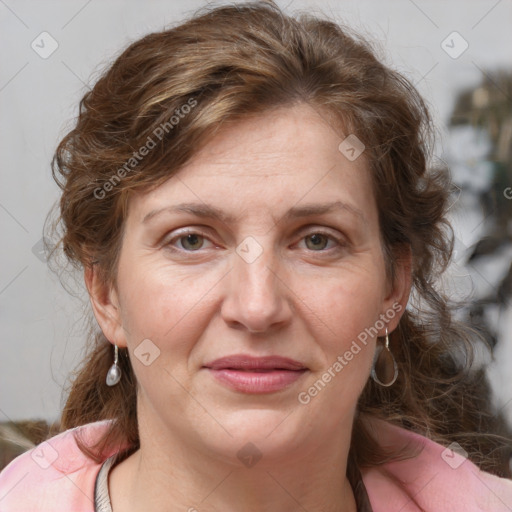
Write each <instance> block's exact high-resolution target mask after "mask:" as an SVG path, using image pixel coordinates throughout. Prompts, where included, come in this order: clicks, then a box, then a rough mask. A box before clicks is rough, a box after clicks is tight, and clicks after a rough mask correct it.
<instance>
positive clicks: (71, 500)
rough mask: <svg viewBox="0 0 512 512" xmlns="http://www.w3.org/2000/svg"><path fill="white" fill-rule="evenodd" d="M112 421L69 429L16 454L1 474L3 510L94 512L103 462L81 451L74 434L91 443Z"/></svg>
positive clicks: (0, 499) (1, 508) (0, 496)
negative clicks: (97, 483)
mask: <svg viewBox="0 0 512 512" xmlns="http://www.w3.org/2000/svg"><path fill="white" fill-rule="evenodd" d="M110 422H111V420H104V421H98V422H95V423H89V424H87V425H82V426H80V427H76V428H73V429H69V430H66V431H65V432H61V433H60V434H58V435H56V436H54V437H52V438H50V439H48V440H46V441H44V442H42V443H41V444H39V445H37V446H35V447H34V448H33V449H31V450H29V451H27V452H25V453H23V454H21V455H19V456H18V457H16V458H15V459H14V460H13V461H11V462H10V464H8V465H7V466H6V467H5V468H4V469H3V470H2V472H1V473H0V510H1V511H2V512H14V511H21V510H24V511H25V510H38V511H50V510H51V511H57V510H73V511H74V512H85V511H88V512H92V511H93V510H94V482H95V478H96V475H97V474H98V471H99V469H100V466H101V462H100V463H97V462H95V461H94V460H92V459H90V458H89V457H87V456H86V455H85V454H84V453H82V451H81V450H80V449H79V447H78V445H77V443H76V439H75V436H77V435H79V436H80V438H81V439H82V440H83V441H85V442H86V443H87V444H92V443H94V442H95V440H96V439H99V436H101V435H102V434H103V433H104V432H106V430H107V429H108V427H109V424H110ZM110 455H111V454H110ZM107 456H108V455H107Z"/></svg>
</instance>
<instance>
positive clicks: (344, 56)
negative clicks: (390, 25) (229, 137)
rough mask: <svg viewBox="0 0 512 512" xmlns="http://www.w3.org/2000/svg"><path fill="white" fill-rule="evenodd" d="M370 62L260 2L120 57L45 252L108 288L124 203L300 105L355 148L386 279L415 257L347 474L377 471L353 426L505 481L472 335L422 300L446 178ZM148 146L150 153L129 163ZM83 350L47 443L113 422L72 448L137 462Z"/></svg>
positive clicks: (505, 452) (376, 457)
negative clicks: (421, 446) (363, 166)
mask: <svg viewBox="0 0 512 512" xmlns="http://www.w3.org/2000/svg"><path fill="white" fill-rule="evenodd" d="M376 54H377V52H376V51H375V50H374V49H373V48H372V46H371V44H370V43H369V42H368V41H367V40H365V39H362V38H361V37H360V36H358V35H357V34H354V33H352V31H351V30H350V29H349V28H347V27H344V26H342V25H341V24H339V23H335V22H333V21H330V20H328V19H321V18H319V17H313V16H310V15H306V14H300V15H297V16H291V15H285V14H284V12H282V11H281V10H280V9H279V8H278V7H277V6H276V5H275V4H274V3H272V2H263V1H262V2H249V3H244V4H237V5H229V6H220V7H216V8H212V7H207V8H204V9H201V10H200V11H198V12H196V13H195V14H194V15H192V16H191V17H189V18H188V19H187V20H186V21H185V22H183V23H181V24H179V25H176V26H174V27H172V28H169V29H166V30H162V31H159V32H155V33H151V34H149V35H146V36H145V37H143V38H141V39H139V40H137V41H135V42H133V43H132V44H130V45H129V46H128V47H127V48H126V49H125V50H124V51H122V53H121V54H120V55H119V56H118V57H117V58H116V59H115V61H114V62H113V63H112V64H111V65H109V67H108V68H107V69H106V70H105V71H104V72H103V73H102V75H101V77H100V78H99V79H98V80H97V82H96V84H95V85H94V87H93V88H92V89H91V90H90V91H88V92H87V93H86V94H85V95H84V96H83V98H82V99H81V101H80V108H79V115H78V117H77V120H76V125H75V127H74V128H73V129H72V130H71V131H70V132H69V133H68V134H67V135H66V136H65V137H64V138H63V140H62V141H61V142H60V144H59V145H58V148H57V150H56V153H55V155H54V158H53V161H52V172H53V177H54V179H55V180H56V181H57V183H58V184H59V186H60V187H61V189H62V196H61V199H60V204H59V206H60V218H59V219H58V222H57V223H54V224H53V229H54V231H57V229H56V226H57V224H58V226H59V227H60V229H61V231H60V235H62V236H60V235H59V241H58V242H59V243H57V244H56V245H55V249H54V251H56V250H57V248H59V247H61V246H62V248H63V251H64V254H65V256H66V257H67V259H68V260H69V262H71V263H72V264H73V265H74V266H75V267H76V268H78V269H80V270H82V271H83V270H84V269H86V268H89V267H91V266H93V265H95V266H97V270H98V272H99V275H100V277H101V279H102V280H103V281H104V282H105V283H107V284H113V285H115V282H116V266H117V260H118V256H119V252H120V245H121V237H122V233H123V226H124V220H125V215H126V211H127V205H128V201H129V198H130V194H131V193H132V192H134V191H136V190H137V191H147V190H150V189H151V188H153V187H157V186H158V185H160V184H161V183H163V182H164V181H166V180H167V179H169V177H170V176H171V175H172V174H173V173H174V172H176V171H177V170H178V169H180V168H181V167H183V165H184V164H186V163H187V161H188V160H189V159H190V158H191V157H192V156H193V155H194V154H195V153H196V152H197V151H198V150H199V149H200V148H201V147H203V146H204V145H205V144H206V143H207V142H208V141H209V140H210V138H211V137H212V136H213V135H214V134H215V133H216V132H217V130H219V129H220V128H221V127H222V125H224V124H227V123H233V122H236V121H237V120H238V119H244V118H247V117H248V116H252V115H259V114H261V113H263V112H266V111H268V110H269V109H273V108H277V107H286V106H291V105H294V104H298V103H305V104H308V105H310V106H312V107H313V108H315V110H316V111H317V112H319V113H320V114H321V115H322V116H323V117H324V119H325V120H327V121H328V122H329V123H331V125H332V126H333V128H334V127H336V128H334V129H338V131H339V128H337V127H339V126H343V127H344V128H345V135H343V134H342V133H341V131H339V133H340V141H341V140H342V137H345V136H346V134H348V133H352V134H356V135H357V137H358V138H359V139H360V140H361V141H363V142H364V144H365V146H366V149H365V155H366V158H367V160H368V162H369V166H370V171H371V174H372V177H373V187H374V193H375V198H376V201H377V206H378V211H379V222H380V228H381V236H382V241H383V246H384V249H385V255H386V262H387V265H388V271H389V273H390V276H391V277H393V268H394V265H395V263H396V261H397V258H398V257H399V256H398V255H399V254H400V249H401V248H403V247H404V245H405V246H408V247H410V249H411V251H412V256H413V268H412V278H413V290H412V296H411V297H412V298H411V301H410V304H409V306H408V308H407V310H406V311H405V313H404V314H403V317H402V318H401V321H400V323H399V325H398V327H397V329H396V330H395V331H394V332H393V333H392V335H391V337H390V339H391V341H390V347H391V350H392V352H393V354H394V356H395V359H396V361H397V364H398V367H399V377H398V380H397V381H396V382H395V384H394V385H393V386H391V387H389V388H384V387H380V386H378V385H377V384H375V382H374V381H373V380H371V379H369V380H368V382H367V384H366V387H365V389H364V391H363V393H362V395H361V396H360V399H359V403H358V408H357V411H358V413H357V415H356V418H355V422H354V428H353V436H352V445H351V454H352V456H353V457H354V458H355V461H356V463H357V464H358V465H359V466H360V467H369V466H373V465H376V464H380V463H382V462H384V461H385V460H389V457H390V454H389V453H386V452H385V450H384V448H383V447H381V446H379V445H378V444H377V443H376V442H375V440H374V439H373V438H372V436H371V433H370V431H369V430H368V428H367V427H366V426H365V423H364V421H363V419H362V418H363V415H364V414H369V415H373V416H376V417H379V418H382V419H384V420H387V421H389V422H391V423H394V424H396V425H399V426H401V427H405V428H407V429H409V430H413V431H416V432H418V433H421V434H423V435H426V436H428V437H430V438H431V439H433V440H435V441H437V442H439V443H442V444H445V445H449V444H450V443H452V442H453V441H457V442H458V443H459V444H460V445H461V446H462V447H463V448H464V449H465V450H466V451H467V452H468V453H469V458H470V459H471V460H473V461H474V462H475V463H476V464H478V465H479V466H480V467H481V468H482V469H484V470H487V471H489V472H493V473H495V474H498V475H500V476H507V477H510V476H511V475H510V469H509V466H508V459H509V457H510V441H509V439H510V438H509V437H508V436H509V435H508V432H506V427H505V424H504V422H503V421H502V420H501V417H500V416H499V415H498V414H497V413H496V412H493V411H491V409H490V405H489V403H490V388H489V386H488V383H487V380H486V378H485V373H484V371H483V370H482V369H475V368H473V365H472V360H473V348H472V347H473V343H474V341H473V340H474V338H475V333H474V332H472V331H471V330H470V329H468V328H466V327H464V326H463V325H461V324H459V323H457V322H455V320H454V314H453V306H452V305H451V304H450V302H449V300H448V298H447V297H446V296H445V295H444V294H443V293H442V292H441V291H440V290H439V289H438V288H437V287H436V282H437V278H438V276H439V275H440V274H441V273H442V272H443V271H444V270H445V268H446V267H447V265H448V263H449V261H450V257H451V252H452V247H453V243H452V234H451V229H450V226H449V224H448V223H447V221H446V218H445V214H446V210H447V207H448V200H449V194H450V181H449V175H448V172H447V170H446V169H443V168H433V167H432V166H431V165H430V164H429V162H430V160H431V155H432V146H433V134H434V130H433V127H432V122H431V119H430V117H429V113H428V109H427V107H426V105H425V102H424V101H423V100H422V98H421V97H420V96H419V94H418V92H417V91H416V89H415V87H414V86H413V85H412V84H411V82H410V81H409V80H407V79H406V78H405V77H404V76H402V75H401V74H399V73H398V72H396V71H394V70H392V69H391V68H390V67H387V66H386V65H384V64H383V63H382V62H381V60H380V59H379V58H377V55H376ZM185 105H189V107H190V108H188V109H186V108H185ZM173 116H174V120H173ZM178 118H179V119H178ZM149 139H151V145H152V146H153V144H154V146H153V147H151V150H150V151H149V152H147V154H146V155H145V156H144V157H143V158H142V157H141V158H139V157H138V156H134V153H137V155H139V156H140V154H139V153H138V152H139V150H140V148H142V147H144V146H149V145H150V143H149ZM53 236H55V232H54V234H53ZM53 255H55V253H54V254H53ZM89 341H90V346H89V351H88V353H87V356H86V357H85V359H84V361H83V363H82V365H81V366H80V368H79V369H78V370H77V371H76V372H75V374H74V378H73V380H72V382H71V385H70V390H69V395H68V397H67V402H66V404H65V407H64V409H63V412H62V417H61V429H62V430H65V429H68V428H71V427H76V426H79V425H83V424H86V423H90V422H94V421H98V420H102V419H115V420H116V421H114V422H112V423H111V426H110V429H109V430H108V432H106V434H105V435H104V436H103V437H102V439H101V440H100V442H99V443H98V444H97V445H95V446H94V447H87V446H83V445H81V448H82V450H83V451H84V453H86V454H87V455H88V456H90V457H92V458H93V459H94V460H96V461H98V462H99V461H101V460H102V457H103V455H102V454H103V453H104V450H105V449H106V448H107V447H110V448H111V447H114V446H118V445H119V446H121V445H123V444H124V445H125V444H127V443H128V444H129V445H130V446H131V447H132V450H135V449H137V448H138V447H139V436H138V426H137V408H136V405H137V404H136V402H137V399H136V397H137V381H136V378H135V375H134V373H133V370H132V366H131V363H130V358H129V354H128V353H127V352H126V350H121V356H120V365H121V368H122V372H123V378H122V379H121V382H120V383H119V384H118V385H117V386H114V387H108V386H107V385H106V384H105V375H106V373H107V370H108V368H109V367H110V365H111V364H112V355H113V351H112V345H111V344H110V343H109V341H108V340H106V339H105V337H104V335H103V334H102V333H101V331H99V329H98V327H97V326H95V327H94V328H93V329H92V331H91V336H90V338H89ZM503 436H507V437H503ZM507 445H508V446H507ZM391 456H392V454H391Z"/></svg>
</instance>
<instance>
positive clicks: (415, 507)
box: [361, 420, 512, 512]
mask: <svg viewBox="0 0 512 512" xmlns="http://www.w3.org/2000/svg"><path fill="white" fill-rule="evenodd" d="M371 423H372V427H373V428H374V429H375V430H376V431H378V432H377V435H376V438H377V439H378V441H379V443H380V444H383V445H385V446H388V447H393V448H395V447H396V448H399V447H403V446H407V447H408V448H409V449H410V450H411V453H412V456H411V457H409V458H407V459H403V460H397V461H394V462H388V463H385V464H382V465H381V466H378V467H373V468H370V469H365V470H362V471H361V473H362V476H363V481H364V483H365V486H366V489H367V492H368V496H369V498H370V501H371V503H372V506H373V507H374V512H384V511H385V512H392V511H394V510H397V511H398V510H400V511H401V512H413V511H414V512H417V511H420V510H424V511H425V512H430V511H436V512H437V511H439V510H451V511H454V512H456V511H464V512H491V511H492V512H502V511H503V512H506V511H508V512H510V510H512V480H509V479H506V478H500V477H498V476H496V475H492V474H490V473H487V472H485V471H481V470H480V469H479V468H478V467H477V466H476V465H475V464H474V463H472V462H471V461H470V460H468V459H467V458H465V457H464V455H463V450H462V449H461V448H460V446H459V445H457V444H456V443H452V445H450V447H448V448H447V447H445V446H442V445H440V444H438V443H436V442H434V441H432V440H430V439H428V438H426V437H424V436H421V435H419V434H416V433H413V432H410V431H408V430H405V429H403V428H399V427H397V426H394V425H391V424H389V423H387V422H384V421H382V420H371Z"/></svg>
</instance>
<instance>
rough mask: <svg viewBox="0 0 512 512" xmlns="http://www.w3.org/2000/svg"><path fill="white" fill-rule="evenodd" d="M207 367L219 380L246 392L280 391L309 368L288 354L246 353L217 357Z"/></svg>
mask: <svg viewBox="0 0 512 512" xmlns="http://www.w3.org/2000/svg"><path fill="white" fill-rule="evenodd" d="M205 367H206V368H207V369H208V370H210V371H211V372H212V374H213V376H214V377H215V378H216V379H217V380H218V381H219V382H221V383H223V384H225V385H227V386H228V387H230V388H232V389H235V390H237V391H241V392H243V393H272V392H275V391H279V390H281V389H284V388H285V387H287V386H289V385H290V384H292V383H293V382H295V381H296V380H297V379H299V378H300V377H301V376H302V375H303V374H304V373H305V372H306V371H307V368H306V367H305V366H304V365H303V364H302V363H300V362H298V361H295V360H293V359H289V358H286V357H280V356H267V357H252V356H246V355H243V354H241V355H233V356H228V357H223V358H220V359H216V360H215V361H212V362H211V363H207V364H206V365H205Z"/></svg>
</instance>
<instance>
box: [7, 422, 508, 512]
mask: <svg viewBox="0 0 512 512" xmlns="http://www.w3.org/2000/svg"><path fill="white" fill-rule="evenodd" d="M109 421H110V420H104V421H98V422H95V423H89V424H88V425H83V426H81V427H77V428H75V429H70V430H67V431H66V432H62V433H61V434H59V435H57V436H55V437H52V438H51V439H49V440H47V441H44V442H43V443H41V444H39V445H38V446H36V447H35V448H33V449H32V450H29V451H28V452H25V453H23V454H22V455H20V456H18V457H17V458H16V459H14V460H13V461H12V462H11V463H10V464H9V465H8V466H7V467H6V468H4V470H3V471H2V472H1V473H0V512H14V511H19V512H22V511H23V512H28V511H30V512H32V511H36V510H37V511H39V512H50V511H51V512H60V511H62V512H64V511H65V512H94V484H95V480H96V477H97V475H98V472H99V470H100V467H101V464H102V463H101V462H100V463H96V462H94V461H92V460H91V459H89V458H88V457H86V456H85V455H84V454H83V453H82V452H81V451H80V449H79V448H78V446H77V445H76V443H75V440H74V437H73V431H75V430H77V429H80V430H82V432H83V433H84V434H85V435H84V438H85V440H86V441H87V442H89V441H90V442H92V441H93V440H94V439H95V438H97V437H98V435H100V434H101V433H102V432H103V431H105V430H106V428H107V427H108V423H109ZM372 421H375V425H376V427H377V432H378V435H379V437H378V439H379V442H380V443H384V444H385V445H386V446H393V445H396V446H399V445H403V444H404V443H410V445H411V447H412V448H413V449H414V448H418V449H420V448H422V449H421V452H420V453H419V454H418V455H416V456H415V457H413V458H410V459H406V460H402V461H397V462H389V463H386V464H383V465H381V466H378V467H374V468H371V469H362V470H361V474H362V477H363V482H364V485H365V486H366V491H367V493H368V496H369V498H370V502H371V505H372V508H373V511H374V512H395V511H396V512H398V511H400V512H420V511H421V510H424V511H425V512H444V511H449V512H458V511H460V512H477V511H479V512H483V511H486V512H511V511H512V480H509V479H505V478H499V477H497V476H494V475H491V474H490V473H486V472H484V471H480V470H479V469H478V468H477V467H476V466H475V465H474V464H473V463H472V462H470V461H469V460H468V459H465V458H464V457H462V456H461V455H460V454H459V453H458V452H459V449H458V446H457V447H453V450H451V449H449V448H445V447H443V446H441V445H439V444H437V443H435V442H433V441H431V440H429V439H427V438H426V437H423V436H420V435H418V434H415V433H413V432H410V431H408V430H404V429H402V428H399V427H396V426H394V425H391V424H389V423H386V422H383V421H381V420H372ZM114 453H115V452H114V451H112V452H111V453H107V454H105V460H106V458H108V457H109V456H111V455H113V454H114Z"/></svg>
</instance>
